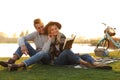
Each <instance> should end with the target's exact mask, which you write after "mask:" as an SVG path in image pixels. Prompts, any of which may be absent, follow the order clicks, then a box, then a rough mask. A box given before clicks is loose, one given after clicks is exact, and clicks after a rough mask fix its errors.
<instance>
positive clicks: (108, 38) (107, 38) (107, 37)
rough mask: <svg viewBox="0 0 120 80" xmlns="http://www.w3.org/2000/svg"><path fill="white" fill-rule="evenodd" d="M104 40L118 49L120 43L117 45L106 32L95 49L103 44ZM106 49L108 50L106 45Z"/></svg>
mask: <svg viewBox="0 0 120 80" xmlns="http://www.w3.org/2000/svg"><path fill="white" fill-rule="evenodd" d="M104 40H105V41H106V40H108V41H111V42H112V43H113V44H114V45H115V46H116V47H117V48H120V43H118V42H116V41H115V40H113V38H112V37H111V36H110V35H109V34H108V32H106V33H105V36H104V37H103V38H102V39H100V40H99V41H98V43H97V47H98V46H99V44H100V43H101V42H103V41H104ZM108 43H109V42H108ZM104 45H106V44H105V43H104ZM108 48H109V45H108V47H107V48H106V49H108Z"/></svg>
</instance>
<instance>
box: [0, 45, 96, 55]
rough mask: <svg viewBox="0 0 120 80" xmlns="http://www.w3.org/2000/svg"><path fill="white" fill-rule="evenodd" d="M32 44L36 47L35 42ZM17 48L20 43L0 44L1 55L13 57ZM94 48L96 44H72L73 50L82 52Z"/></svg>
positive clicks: (89, 51)
mask: <svg viewBox="0 0 120 80" xmlns="http://www.w3.org/2000/svg"><path fill="white" fill-rule="evenodd" d="M31 45H32V46H33V47H34V48H35V46H34V44H31ZM17 48H18V44H7V43H6V44H0V57H12V56H13V53H14V52H15V50H16V49H17ZM94 49H95V46H89V45H88V44H73V46H72V50H73V52H75V53H81V54H83V53H91V52H94ZM23 56H25V55H23Z"/></svg>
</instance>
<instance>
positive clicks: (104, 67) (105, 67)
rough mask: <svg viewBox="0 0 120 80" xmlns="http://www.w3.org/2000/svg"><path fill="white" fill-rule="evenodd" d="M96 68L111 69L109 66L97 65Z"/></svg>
mask: <svg viewBox="0 0 120 80" xmlns="http://www.w3.org/2000/svg"><path fill="white" fill-rule="evenodd" d="M95 68H96V69H104V70H112V67H111V66H97V67H95Z"/></svg>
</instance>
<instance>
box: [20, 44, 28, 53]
mask: <svg viewBox="0 0 120 80" xmlns="http://www.w3.org/2000/svg"><path fill="white" fill-rule="evenodd" d="M21 52H22V53H23V54H25V55H27V54H28V49H27V47H26V46H25V45H23V46H21Z"/></svg>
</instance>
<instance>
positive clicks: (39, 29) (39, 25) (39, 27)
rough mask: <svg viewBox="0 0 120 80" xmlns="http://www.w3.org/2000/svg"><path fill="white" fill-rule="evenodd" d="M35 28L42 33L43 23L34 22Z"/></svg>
mask: <svg viewBox="0 0 120 80" xmlns="http://www.w3.org/2000/svg"><path fill="white" fill-rule="evenodd" d="M35 28H36V30H37V31H38V32H39V33H41V34H43V33H44V26H43V24H39V23H38V24H35Z"/></svg>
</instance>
